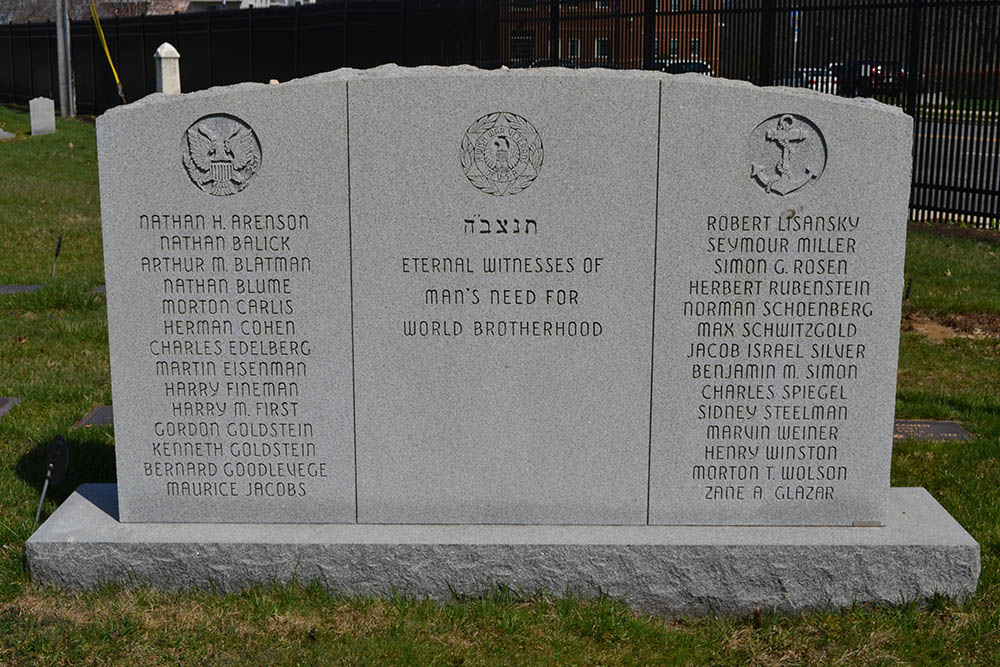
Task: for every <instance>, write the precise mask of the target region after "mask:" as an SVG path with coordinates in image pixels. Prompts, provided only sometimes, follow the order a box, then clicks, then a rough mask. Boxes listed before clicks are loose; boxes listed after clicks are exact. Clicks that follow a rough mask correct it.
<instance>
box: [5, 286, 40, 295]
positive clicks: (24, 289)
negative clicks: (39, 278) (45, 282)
mask: <svg viewBox="0 0 1000 667" xmlns="http://www.w3.org/2000/svg"><path fill="white" fill-rule="evenodd" d="M40 289H42V286H41V285H0V294H27V293H29V292H37V291H38V290H40Z"/></svg>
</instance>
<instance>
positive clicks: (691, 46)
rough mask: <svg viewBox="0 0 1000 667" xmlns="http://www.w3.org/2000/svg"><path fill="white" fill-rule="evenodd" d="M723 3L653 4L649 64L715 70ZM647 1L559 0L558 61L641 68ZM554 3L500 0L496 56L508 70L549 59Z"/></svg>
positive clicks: (674, 0)
mask: <svg viewBox="0 0 1000 667" xmlns="http://www.w3.org/2000/svg"><path fill="white" fill-rule="evenodd" d="M721 1H722V0H652V9H653V12H654V18H653V24H654V37H653V52H654V56H653V57H654V60H655V61H656V63H657V64H658V65H659V66H661V67H662V66H665V65H666V64H667V63H669V62H682V61H698V62H703V63H705V64H707V65H708V66H709V67H711V69H712V71H713V72H717V71H718V61H719V29H720V14H719V9H720V6H721ZM646 8H647V2H646V0H576V1H574V0H562V1H561V2H559V3H558V7H557V8H556V11H557V12H558V40H557V48H558V59H559V61H560V64H562V65H565V66H576V67H599V66H605V67H627V68H641V67H642V64H643V63H642V56H643V49H644V30H645V25H646V17H645V10H646ZM552 15H553V3H552V2H550V0H502V1H501V4H500V36H499V38H500V52H501V58H502V60H503V63H504V64H506V65H508V66H510V67H530V66H532V65H540V64H542V63H543V62H544V61H545V60H551V57H552V52H551V50H550V48H551V42H552Z"/></svg>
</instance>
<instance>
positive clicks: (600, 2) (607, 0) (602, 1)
mask: <svg viewBox="0 0 1000 667" xmlns="http://www.w3.org/2000/svg"><path fill="white" fill-rule="evenodd" d="M597 8H598V9H610V8H611V0H597Z"/></svg>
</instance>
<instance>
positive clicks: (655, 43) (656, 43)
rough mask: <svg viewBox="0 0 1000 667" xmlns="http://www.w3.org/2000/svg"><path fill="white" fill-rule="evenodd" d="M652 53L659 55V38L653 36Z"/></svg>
mask: <svg viewBox="0 0 1000 667" xmlns="http://www.w3.org/2000/svg"><path fill="white" fill-rule="evenodd" d="M653 55H654V56H659V55H660V39H659V38H658V37H654V38H653Z"/></svg>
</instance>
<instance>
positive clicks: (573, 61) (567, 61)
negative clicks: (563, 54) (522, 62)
mask: <svg viewBox="0 0 1000 667" xmlns="http://www.w3.org/2000/svg"><path fill="white" fill-rule="evenodd" d="M607 66H608V63H606V62H596V63H595V62H587V61H581V60H580V59H579V58H560V59H559V64H558V65H555V67H566V68H569V69H587V68H590V67H607ZM528 67H553V65H552V58H537V59H535V60H533V61H532V62H531V64H530V65H528Z"/></svg>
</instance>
